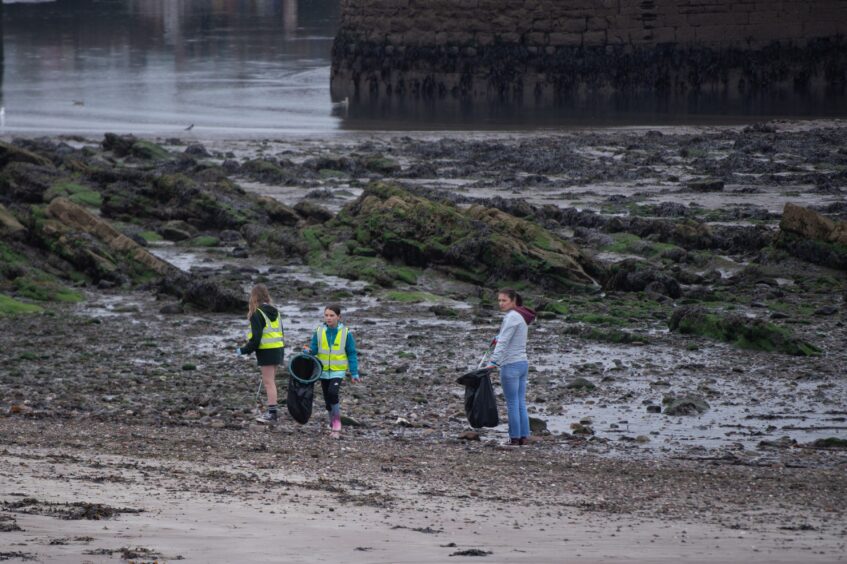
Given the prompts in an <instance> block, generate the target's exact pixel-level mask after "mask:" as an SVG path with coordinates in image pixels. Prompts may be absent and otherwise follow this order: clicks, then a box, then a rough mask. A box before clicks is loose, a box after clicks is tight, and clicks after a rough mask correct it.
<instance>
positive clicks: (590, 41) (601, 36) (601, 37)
mask: <svg viewBox="0 0 847 564" xmlns="http://www.w3.org/2000/svg"><path fill="white" fill-rule="evenodd" d="M582 44H583V45H585V46H594V45H605V44H606V32H605V31H586V32H585V33H583V34H582Z"/></svg>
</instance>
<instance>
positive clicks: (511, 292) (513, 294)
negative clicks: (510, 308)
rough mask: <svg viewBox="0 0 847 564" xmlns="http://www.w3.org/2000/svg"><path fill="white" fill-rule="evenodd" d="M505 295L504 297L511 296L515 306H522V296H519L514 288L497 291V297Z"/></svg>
mask: <svg viewBox="0 0 847 564" xmlns="http://www.w3.org/2000/svg"><path fill="white" fill-rule="evenodd" d="M500 294H503V295H504V296H509V299H510V300H512V301H513V302H515V305H519V306H522V305H523V298H522V297H521V295H520V294H518V292H517V290H515V289H514V288H500V289H499V290H497V295H500Z"/></svg>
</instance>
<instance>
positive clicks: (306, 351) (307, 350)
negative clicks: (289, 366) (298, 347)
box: [303, 347, 312, 354]
mask: <svg viewBox="0 0 847 564" xmlns="http://www.w3.org/2000/svg"><path fill="white" fill-rule="evenodd" d="M303 352H304V353H306V354H312V347H303Z"/></svg>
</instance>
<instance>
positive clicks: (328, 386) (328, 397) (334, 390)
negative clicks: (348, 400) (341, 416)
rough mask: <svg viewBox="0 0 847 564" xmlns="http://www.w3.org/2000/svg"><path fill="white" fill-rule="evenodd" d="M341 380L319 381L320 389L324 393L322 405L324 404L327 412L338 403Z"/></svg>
mask: <svg viewBox="0 0 847 564" xmlns="http://www.w3.org/2000/svg"><path fill="white" fill-rule="evenodd" d="M341 380H342V379H341V378H329V379H325V380H321V389H322V390H323V393H324V403H326V410H327V411H329V410H330V409H332V406H333V405H335V404H337V403H338V402H339V401H340V400H339V398H338V394H339V393H340V392H341Z"/></svg>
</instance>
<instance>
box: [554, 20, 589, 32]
mask: <svg viewBox="0 0 847 564" xmlns="http://www.w3.org/2000/svg"><path fill="white" fill-rule="evenodd" d="M554 27H555V31H558V32H560V33H582V32H583V31H585V30H586V29H587V22H586V18H584V17H573V18H559V19H558V20H556V23H555V26H554Z"/></svg>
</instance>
